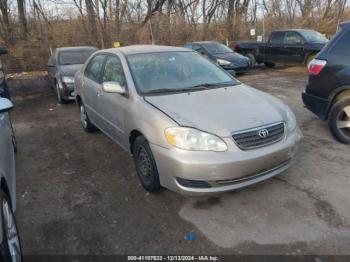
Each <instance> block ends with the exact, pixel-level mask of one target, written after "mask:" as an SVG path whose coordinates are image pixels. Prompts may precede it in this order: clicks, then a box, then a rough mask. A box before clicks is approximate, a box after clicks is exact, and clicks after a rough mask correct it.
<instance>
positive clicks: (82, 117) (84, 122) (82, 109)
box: [80, 105, 87, 128]
mask: <svg viewBox="0 0 350 262" xmlns="http://www.w3.org/2000/svg"><path fill="white" fill-rule="evenodd" d="M80 122H81V124H82V125H83V127H84V128H86V127H87V114H86V111H85V107H84V106H83V105H81V106H80Z"/></svg>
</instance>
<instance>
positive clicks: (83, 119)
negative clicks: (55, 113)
mask: <svg viewBox="0 0 350 262" xmlns="http://www.w3.org/2000/svg"><path fill="white" fill-rule="evenodd" d="M79 109H80V123H81V126H82V127H83V129H84V130H85V131H86V132H88V133H92V132H95V131H97V127H96V126H95V125H94V124H93V123H91V121H90V118H89V116H88V113H87V112H86V109H85V106H84V104H83V103H80V104H79Z"/></svg>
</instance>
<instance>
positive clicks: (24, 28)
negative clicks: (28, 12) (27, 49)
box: [17, 0, 28, 39]
mask: <svg viewBox="0 0 350 262" xmlns="http://www.w3.org/2000/svg"><path fill="white" fill-rule="evenodd" d="M24 1H25V0H17V6H18V19H19V23H20V25H21V33H22V38H23V39H26V38H27V34H28V31H27V20H26V17H25V13H24V4H25V3H24Z"/></svg>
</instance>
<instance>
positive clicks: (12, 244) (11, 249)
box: [0, 190, 23, 262]
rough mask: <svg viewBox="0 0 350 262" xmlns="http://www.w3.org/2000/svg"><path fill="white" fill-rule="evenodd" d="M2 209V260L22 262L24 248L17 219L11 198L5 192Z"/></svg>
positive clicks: (0, 197)
mask: <svg viewBox="0 0 350 262" xmlns="http://www.w3.org/2000/svg"><path fill="white" fill-rule="evenodd" d="M0 207H1V221H2V224H1V226H2V230H1V231H2V243H1V244H0V246H1V254H0V260H1V258H2V260H1V261H5V262H21V261H23V258H22V247H21V241H20V238H19V234H18V228H17V224H16V219H15V216H14V213H13V211H12V207H11V204H10V198H9V197H8V196H7V195H6V193H5V192H4V191H2V190H1V191H0Z"/></svg>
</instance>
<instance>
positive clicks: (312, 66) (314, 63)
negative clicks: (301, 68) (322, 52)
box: [307, 59, 327, 75]
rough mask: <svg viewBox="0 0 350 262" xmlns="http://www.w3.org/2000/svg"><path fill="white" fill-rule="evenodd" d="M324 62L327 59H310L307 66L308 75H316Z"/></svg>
mask: <svg viewBox="0 0 350 262" xmlns="http://www.w3.org/2000/svg"><path fill="white" fill-rule="evenodd" d="M326 64H327V61H325V60H319V59H312V60H311V62H310V63H309V64H308V67H307V68H308V69H309V73H310V75H318V74H319V73H320V72H321V71H322V69H323V68H324V67H325V66H326Z"/></svg>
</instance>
